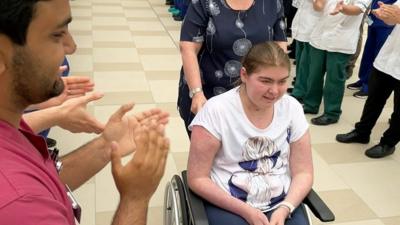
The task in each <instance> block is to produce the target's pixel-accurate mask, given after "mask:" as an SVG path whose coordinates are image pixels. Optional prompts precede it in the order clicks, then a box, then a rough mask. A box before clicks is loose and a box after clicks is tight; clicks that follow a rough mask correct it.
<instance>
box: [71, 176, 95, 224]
mask: <svg viewBox="0 0 400 225" xmlns="http://www.w3.org/2000/svg"><path fill="white" fill-rule="evenodd" d="M95 190H96V186H95V184H94V183H91V184H84V185H82V186H81V187H80V188H78V189H77V190H75V191H74V196H75V198H76V199H77V201H78V202H79V205H80V206H81V208H82V209H83V210H82V215H81V222H80V224H81V225H95V220H96V219H95V215H96V210H95V209H96V208H95V200H96V199H95Z"/></svg>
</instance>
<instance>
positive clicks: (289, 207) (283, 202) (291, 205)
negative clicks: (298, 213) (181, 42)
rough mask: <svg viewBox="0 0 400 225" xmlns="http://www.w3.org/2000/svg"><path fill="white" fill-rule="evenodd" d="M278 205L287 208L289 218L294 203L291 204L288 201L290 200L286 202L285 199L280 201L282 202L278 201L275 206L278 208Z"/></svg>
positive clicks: (293, 208)
mask: <svg viewBox="0 0 400 225" xmlns="http://www.w3.org/2000/svg"><path fill="white" fill-rule="evenodd" d="M279 207H284V208H286V209H288V211H289V218H290V215H291V214H292V213H293V211H294V210H295V207H294V205H293V204H292V203H290V202H287V201H282V202H280V203H279V204H278V206H277V208H279Z"/></svg>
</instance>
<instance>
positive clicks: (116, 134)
mask: <svg viewBox="0 0 400 225" xmlns="http://www.w3.org/2000/svg"><path fill="white" fill-rule="evenodd" d="M70 21H71V13H70V6H69V1H68V0H2V1H0V46H1V48H0V218H1V223H2V224H7V225H19V224H25V225H31V224H32V225H33V224H35V225H37V224H52V225H73V224H75V219H76V220H78V221H79V216H80V207H79V205H78V204H77V203H76V202H75V200H74V198H73V197H71V196H72V195H71V193H68V194H67V193H66V191H68V190H70V189H75V188H77V187H79V186H80V185H81V184H83V183H84V182H85V181H87V180H88V179H89V178H90V177H92V176H93V175H94V174H95V173H97V172H98V171H99V170H100V169H102V168H103V167H104V166H105V165H106V164H107V163H108V162H109V161H112V174H113V177H114V180H115V184H116V186H117V189H118V191H119V193H120V203H119V206H118V209H117V212H116V214H115V216H114V219H113V224H135V225H137V224H145V223H146V214H147V207H148V203H149V200H150V197H151V196H152V194H153V193H154V191H155V190H156V188H157V186H158V183H159V181H160V179H161V177H162V174H163V173H164V169H165V163H166V157H167V154H168V149H169V141H168V139H167V138H166V137H165V135H164V129H165V128H164V125H165V124H166V123H167V121H168V114H167V113H164V112H162V111H160V110H157V109H153V110H149V111H146V112H143V113H140V114H138V115H132V116H124V115H125V114H126V112H128V111H129V110H131V109H132V107H133V104H127V105H123V106H121V107H120V109H118V110H117V111H116V112H115V113H114V114H113V115H112V116H111V117H110V119H109V121H108V122H107V124H106V126H105V128H104V132H103V133H102V134H101V135H100V136H98V137H97V138H95V139H93V140H92V141H90V142H89V143H87V144H85V145H84V146H82V147H80V148H79V149H77V150H75V151H74V152H72V153H70V154H69V155H67V156H65V157H63V158H62V159H61V161H60V160H58V157H57V154H55V153H54V152H49V151H48V149H47V146H46V143H45V141H44V139H43V138H42V137H40V136H36V135H35V134H33V132H32V130H31V129H30V127H29V126H28V125H27V124H26V123H25V121H24V120H23V119H22V114H23V112H24V110H25V108H26V107H27V106H29V105H31V104H36V103H40V102H43V101H46V100H47V99H49V98H51V97H54V96H57V95H59V94H60V93H62V91H63V89H64V85H63V82H62V80H61V78H60V76H59V75H58V67H59V65H60V64H61V62H62V61H63V59H64V55H65V52H66V51H67V49H68V47H69V46H70V45H71V39H70V38H67V37H68V36H69V33H68V26H67V25H68V23H69V22H70ZM134 150H136V153H135V157H134V158H133V159H131V160H130V161H129V162H128V163H127V164H126V165H122V164H121V155H126V154H128V153H131V152H132V151H134ZM61 164H63V167H62V170H61V166H60V165H61ZM57 172H59V173H60V174H58V173H57ZM59 176H60V177H59ZM64 184H67V185H64ZM68 186H69V187H70V188H68ZM71 202H72V206H71ZM74 216H75V219H74Z"/></svg>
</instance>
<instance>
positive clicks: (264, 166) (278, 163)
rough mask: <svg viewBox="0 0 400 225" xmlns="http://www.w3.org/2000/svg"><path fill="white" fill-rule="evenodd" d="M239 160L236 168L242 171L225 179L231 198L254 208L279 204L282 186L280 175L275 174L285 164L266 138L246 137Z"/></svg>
mask: <svg viewBox="0 0 400 225" xmlns="http://www.w3.org/2000/svg"><path fill="white" fill-rule="evenodd" d="M243 158H244V160H245V161H243V162H239V166H240V167H241V168H242V169H243V170H244V171H239V172H235V173H233V174H232V176H231V177H230V179H229V189H230V193H231V195H232V196H234V197H236V198H239V199H241V200H242V201H245V202H247V203H248V204H250V205H252V206H255V207H260V206H261V207H266V206H269V207H272V206H274V205H275V204H277V203H278V202H280V201H282V200H283V199H284V198H285V196H286V193H285V190H284V187H285V184H284V181H283V180H282V177H281V176H282V174H280V173H275V171H279V170H280V169H282V167H284V166H285V165H284V163H283V159H282V157H281V150H280V149H278V147H277V145H276V144H275V143H274V141H272V140H271V139H270V138H268V137H252V138H249V139H248V140H247V141H246V143H245V144H244V147H243ZM269 207H268V208H269ZM265 209H267V208H265ZM265 209H262V208H261V210H265Z"/></svg>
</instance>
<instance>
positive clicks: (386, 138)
mask: <svg viewBox="0 0 400 225" xmlns="http://www.w3.org/2000/svg"><path fill="white" fill-rule="evenodd" d="M368 85H369V93H368V98H367V100H366V102H365V105H364V109H363V112H362V115H361V119H360V121H359V122H358V123H356V125H355V128H356V131H357V132H359V133H360V134H361V135H365V136H369V135H370V134H371V130H372V128H373V127H374V126H375V123H376V121H377V120H378V118H379V116H380V115H381V113H382V110H383V107H384V106H385V104H386V101H387V99H388V98H389V96H390V95H391V93H392V92H394V106H393V113H392V115H391V117H390V125H389V128H388V129H387V130H386V131H385V132H384V133H383V136H382V138H381V140H380V144H386V145H389V146H395V145H396V144H397V143H398V142H399V141H400V80H397V79H395V78H393V77H392V76H390V75H388V74H386V73H383V72H381V71H379V70H377V69H375V68H373V69H372V73H371V77H370V79H369V83H368Z"/></svg>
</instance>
